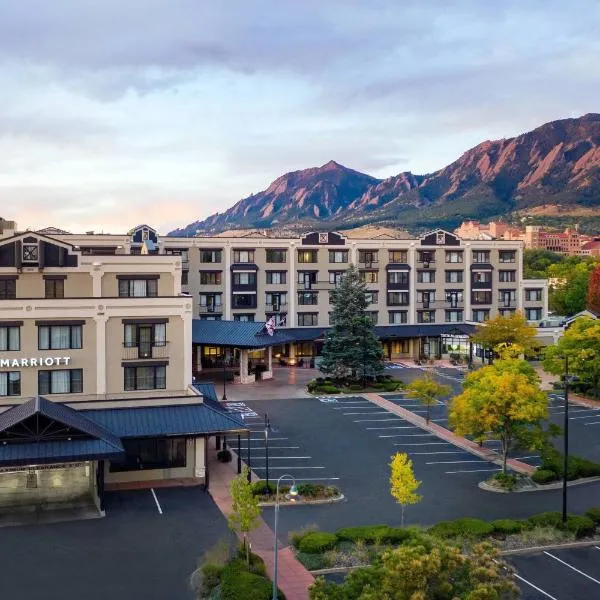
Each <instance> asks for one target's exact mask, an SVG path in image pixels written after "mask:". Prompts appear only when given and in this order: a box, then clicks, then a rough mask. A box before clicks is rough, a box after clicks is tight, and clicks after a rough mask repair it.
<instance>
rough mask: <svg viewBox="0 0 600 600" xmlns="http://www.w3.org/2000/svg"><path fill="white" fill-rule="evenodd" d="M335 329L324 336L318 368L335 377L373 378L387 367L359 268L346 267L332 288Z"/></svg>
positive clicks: (332, 315) (332, 317)
mask: <svg viewBox="0 0 600 600" xmlns="http://www.w3.org/2000/svg"><path fill="white" fill-rule="evenodd" d="M331 304H332V309H333V311H332V314H331V324H332V329H331V331H330V332H329V333H327V335H326V336H325V344H324V346H323V350H322V356H323V360H322V361H321V364H320V365H319V369H320V370H321V371H322V372H323V373H325V374H326V375H331V376H333V377H336V378H345V377H348V376H350V377H351V378H352V379H354V380H357V379H358V378H359V377H361V378H362V379H363V380H366V379H372V378H374V377H376V376H377V375H381V374H382V373H383V371H384V368H385V367H384V364H383V349H382V347H381V344H380V343H379V339H378V338H377V336H376V335H375V332H374V330H373V321H372V319H371V317H370V316H369V315H368V314H367V312H366V309H367V306H368V304H367V299H366V287H365V284H364V282H363V281H361V279H360V273H359V272H358V269H357V268H356V267H354V266H352V265H350V267H349V268H348V269H347V270H346V272H345V273H344V276H343V277H342V280H341V282H340V284H339V285H338V287H337V288H336V289H335V290H333V291H332V292H331Z"/></svg>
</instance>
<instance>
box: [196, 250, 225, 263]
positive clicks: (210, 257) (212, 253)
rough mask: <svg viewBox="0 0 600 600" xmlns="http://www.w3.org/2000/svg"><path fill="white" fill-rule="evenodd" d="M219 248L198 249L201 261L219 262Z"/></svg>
mask: <svg viewBox="0 0 600 600" xmlns="http://www.w3.org/2000/svg"><path fill="white" fill-rule="evenodd" d="M221 256H222V255H221V250H200V262H201V263H220V262H221V260H222V259H221Z"/></svg>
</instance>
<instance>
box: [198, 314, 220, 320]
mask: <svg viewBox="0 0 600 600" xmlns="http://www.w3.org/2000/svg"><path fill="white" fill-rule="evenodd" d="M198 318H199V319H200V320H201V321H220V320H221V315H200V316H199V317H198Z"/></svg>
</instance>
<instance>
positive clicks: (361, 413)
mask: <svg viewBox="0 0 600 600" xmlns="http://www.w3.org/2000/svg"><path fill="white" fill-rule="evenodd" d="M342 414H343V415H344V416H346V417H348V416H351V415H389V414H390V413H389V412H388V411H387V410H380V411H376V412H372V411H371V412H350V413H342Z"/></svg>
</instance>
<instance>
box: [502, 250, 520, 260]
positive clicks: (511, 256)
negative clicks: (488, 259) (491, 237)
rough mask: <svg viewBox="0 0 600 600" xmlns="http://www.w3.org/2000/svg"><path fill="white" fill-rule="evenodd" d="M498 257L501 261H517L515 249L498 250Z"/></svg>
mask: <svg viewBox="0 0 600 600" xmlns="http://www.w3.org/2000/svg"><path fill="white" fill-rule="evenodd" d="M498 259H499V260H500V262H501V263H514V262H517V251H516V250H500V251H499V252H498Z"/></svg>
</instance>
